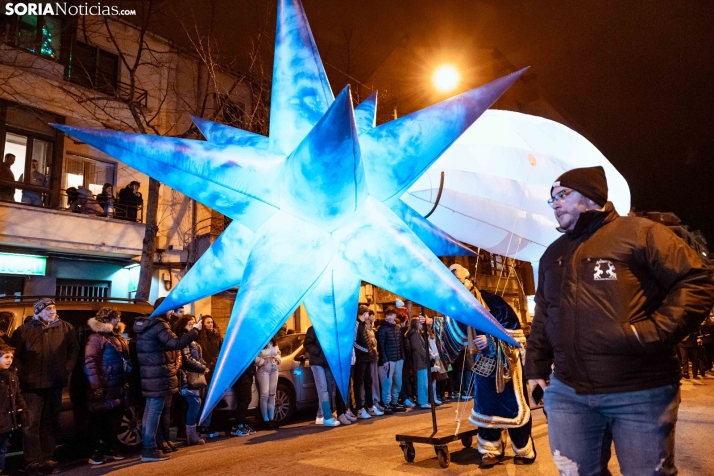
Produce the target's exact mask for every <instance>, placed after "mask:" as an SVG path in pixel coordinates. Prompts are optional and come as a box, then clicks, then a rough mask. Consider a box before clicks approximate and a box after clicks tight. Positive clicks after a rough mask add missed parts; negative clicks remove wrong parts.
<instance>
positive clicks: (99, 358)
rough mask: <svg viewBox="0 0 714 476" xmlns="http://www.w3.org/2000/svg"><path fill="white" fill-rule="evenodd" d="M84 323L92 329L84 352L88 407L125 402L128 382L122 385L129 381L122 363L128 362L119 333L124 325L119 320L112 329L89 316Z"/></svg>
mask: <svg viewBox="0 0 714 476" xmlns="http://www.w3.org/2000/svg"><path fill="white" fill-rule="evenodd" d="M87 325H88V326H89V328H90V329H91V330H92V334H90V335H89V337H88V338H87V345H86V347H85V351H84V373H85V374H87V381H88V382H89V394H88V399H87V401H88V402H89V410H90V411H100V410H108V409H110V408H115V407H118V406H123V405H127V404H128V403H129V401H128V398H129V396H130V392H129V389H128V385H126V386H125V384H128V379H127V375H126V371H127V370H128V368H125V363H126V364H129V343H128V342H127V340H126V339H124V337H122V335H121V334H122V332H123V330H124V324H123V323H121V322H120V323H119V326H118V328H117V330H116V331H115V330H114V329H113V328H112V325H111V323H103V322H100V321H98V320H96V319H95V318H91V319H89V320H88V321H87ZM129 365H130V364H129Z"/></svg>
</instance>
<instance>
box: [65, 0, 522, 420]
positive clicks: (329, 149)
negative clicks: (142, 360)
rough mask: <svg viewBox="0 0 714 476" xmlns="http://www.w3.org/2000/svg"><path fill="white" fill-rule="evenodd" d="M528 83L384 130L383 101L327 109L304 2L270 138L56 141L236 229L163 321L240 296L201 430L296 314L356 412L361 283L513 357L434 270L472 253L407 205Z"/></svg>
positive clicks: (284, 0) (291, 0)
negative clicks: (301, 311) (443, 158)
mask: <svg viewBox="0 0 714 476" xmlns="http://www.w3.org/2000/svg"><path fill="white" fill-rule="evenodd" d="M521 73H522V71H518V72H516V73H513V74H510V75H508V76H506V77H503V78H500V79H497V80H495V81H493V82H491V83H489V84H487V85H485V86H483V87H481V88H478V89H474V90H472V91H469V92H466V93H463V94H461V95H459V96H455V97H453V98H451V99H448V100H446V101H443V102H441V103H439V104H436V105H434V106H431V107H429V108H426V109H423V110H420V111H417V112H415V113H413V114H410V115H408V116H404V117H402V118H400V119H396V120H393V121H391V122H388V123H385V124H382V125H380V126H378V127H375V110H376V95H373V96H371V97H370V98H368V99H367V100H366V101H365V102H364V103H363V104H361V105H360V106H359V107H358V108H357V109H353V107H352V101H351V96H350V90H349V87H347V88H345V89H344V90H343V91H342V92H341V93H340V94H339V95H338V96H337V98H334V97H333V95H332V91H331V89H330V86H329V83H328V81H327V76H326V74H325V71H324V68H323V66H322V62H321V60H320V57H319V55H318V53H317V48H316V47H315V43H314V40H313V37H312V33H311V31H310V27H309V25H308V23H307V20H306V18H305V13H304V11H303V8H302V5H301V3H300V1H299V0H280V1H279V5H278V20H277V34H276V45H275V63H274V68H273V88H272V98H271V110H270V136H269V137H264V136H260V135H257V134H253V133H250V132H247V131H243V130H240V129H235V128H232V127H228V126H225V125H221V124H217V123H214V122H210V121H205V120H202V119H198V118H193V119H194V121H195V123H196V125H197V126H198V128H199V129H200V130H201V132H202V133H203V135H204V136H205V137H206V139H207V141H197V140H189V139H176V138H167V137H160V136H150V135H141V134H133V133H125V132H117V131H110V130H101V129H89V128H79V127H70V126H63V125H55V127H57V128H59V129H61V130H62V131H64V132H66V133H67V134H69V135H71V136H73V137H76V138H77V139H79V140H82V141H83V142H86V143H87V144H90V145H92V146H94V147H96V148H97V149H99V150H102V151H103V152H105V153H107V154H109V155H111V156H112V157H115V158H116V159H117V160H120V161H122V162H124V163H126V164H127V165H129V166H131V167H133V168H135V169H137V170H139V171H141V172H144V173H146V174H147V175H149V176H151V177H153V178H155V179H157V180H159V181H160V182H162V183H164V184H166V185H168V186H170V187H172V188H174V189H175V190H178V191H180V192H181V193H183V194H185V195H187V196H189V197H191V198H193V199H195V200H197V201H199V202H201V203H203V204H205V205H207V206H209V207H211V208H213V209H214V210H217V211H219V212H221V213H223V214H224V215H227V216H229V217H231V218H232V219H233V220H234V221H233V222H232V223H231V224H230V225H229V226H228V228H227V229H226V230H225V232H224V233H223V234H222V235H221V236H220V237H219V238H218V239H217V240H216V242H215V243H214V244H213V245H212V246H211V248H210V249H209V250H208V251H207V252H206V253H205V254H204V255H203V256H202V257H201V259H199V260H198V262H197V263H196V264H195V265H194V266H193V267H192V268H191V269H190V271H189V272H188V273H187V274H186V276H185V277H184V278H183V279H182V280H181V282H180V283H179V284H178V285H177V287H176V288H175V289H174V290H173V291H172V292H171V293H170V294H169V296H168V297H167V299H166V300H165V301H164V302H163V303H162V305H161V306H160V307H159V308H157V309H156V311H155V312H154V315H157V314H161V313H164V312H166V311H168V310H170V309H173V308H175V307H178V306H179V305H183V304H187V303H189V302H193V301H196V300H198V299H201V298H204V297H206V296H210V295H212V294H216V293H218V292H220V291H223V290H225V289H229V288H232V287H235V286H238V285H239V286H240V288H239V292H238V296H237V298H236V302H235V305H234V308H233V312H232V314H231V318H230V322H229V325H228V328H227V329H226V336H225V340H224V344H223V348H222V349H221V353H220V355H219V358H218V362H217V365H216V369H215V373H214V377H213V380H212V382H211V387H210V389H209V391H208V395H207V397H206V405H205V408H204V413H203V416H205V415H207V414H208V412H210V410H211V409H212V408H213V407H214V406H215V405H216V404H217V403H218V401H219V400H220V399H221V397H222V395H223V394H224V392H225V391H226V390H227V389H228V388H230V387H231V385H232V384H233V383H234V382H235V380H236V379H237V378H238V377H239V376H240V375H241V374H242V373H243V372H244V371H245V369H246V368H247V367H248V365H250V363H251V362H252V361H253V360H254V358H255V357H256V355H257V354H258V353H259V352H260V350H261V349H263V347H264V346H265V345H266V343H267V342H268V340H270V338H271V337H272V336H273V335H275V333H276V332H277V331H278V329H280V327H281V326H282V324H283V323H284V322H285V321H286V320H287V319H288V317H289V316H290V315H291V314H292V313H293V312H294V311H295V309H296V308H297V307H298V305H299V304H300V303H301V302H304V304H305V307H306V309H307V312H308V315H309V316H310V319H311V321H312V324H313V326H314V328H315V332H316V334H317V337H318V339H319V340H320V343H321V345H322V348H323V350H324V353H325V356H326V357H327V360H328V363H329V365H330V368H331V370H332V372H333V374H334V376H335V379H336V381H337V385H338V386H339V388H340V391H341V393H342V395H343V396H347V395H348V392H347V388H348V385H349V378H350V377H349V376H350V365H351V358H352V346H353V342H354V334H355V318H356V314H357V306H358V299H359V288H360V283H361V281H362V280H364V281H368V282H370V283H372V284H374V285H377V286H379V287H381V288H384V289H387V290H389V291H392V292H394V293H395V294H398V295H400V296H404V297H406V298H407V299H410V300H412V301H415V302H418V303H420V304H423V305H425V306H427V307H429V308H431V309H434V310H436V311H438V312H440V313H443V314H447V315H449V316H454V318H455V319H457V320H459V321H461V322H463V323H465V324H467V325H470V326H473V327H475V328H477V329H480V330H482V331H484V332H486V333H488V334H490V335H493V336H495V337H497V338H500V339H503V340H505V341H508V342H513V341H512V339H511V338H510V337H509V336H508V335H507V334H506V333H505V331H504V330H503V328H502V327H501V326H500V325H499V324H498V322H497V321H496V320H495V319H494V318H493V317H492V316H491V315H490V314H489V313H488V311H486V310H485V309H484V308H483V307H482V306H481V305H480V304H479V303H478V302H477V301H476V300H475V299H474V298H473V296H472V295H471V294H470V293H469V292H467V291H466V289H465V288H464V287H463V285H461V283H460V282H459V281H458V280H457V279H456V278H455V277H454V276H453V275H452V274H451V273H450V272H449V270H448V269H447V268H446V267H445V266H444V265H443V264H442V263H441V261H439V259H438V258H437V257H436V255H435V253H436V254H438V255H463V254H468V253H470V251H468V250H467V249H465V248H463V247H462V246H461V245H460V244H459V243H458V242H457V241H456V240H454V239H453V238H451V237H450V236H448V235H447V234H446V233H444V232H443V231H441V230H439V229H438V228H436V227H434V226H433V225H431V224H430V223H429V222H428V221H426V220H425V219H424V218H423V217H421V216H420V215H419V214H418V213H416V212H415V211H414V210H413V209H411V208H409V207H408V206H407V205H406V204H405V203H404V202H402V201H401V200H400V199H399V197H400V196H401V195H402V194H403V193H404V192H405V191H406V190H407V189H408V188H409V187H410V186H411V185H412V184H413V183H414V182H415V181H416V180H417V179H418V178H419V177H420V176H421V174H423V173H424V172H425V171H426V169H427V168H428V167H429V166H430V165H431V164H432V163H433V162H434V161H435V160H436V159H437V158H438V157H439V156H440V155H441V154H442V153H443V152H444V150H446V148H447V147H448V146H449V145H451V143H452V142H453V141H454V140H456V138H458V137H459V135H461V133H462V132H464V131H465V130H466V129H467V128H468V127H469V126H470V125H471V124H472V123H473V122H474V121H475V120H476V119H477V118H478V117H479V116H480V115H481V114H482V113H483V111H485V110H486V109H487V108H488V107H489V106H490V105H491V104H493V102H495V101H496V99H498V97H499V96H500V95H501V94H502V93H503V92H504V91H505V90H506V89H507V88H508V87H509V86H510V85H511V84H512V83H513V82H514V81H515V80H516V79H517V78H518V77H519V76H520V74H521ZM203 416H202V418H203Z"/></svg>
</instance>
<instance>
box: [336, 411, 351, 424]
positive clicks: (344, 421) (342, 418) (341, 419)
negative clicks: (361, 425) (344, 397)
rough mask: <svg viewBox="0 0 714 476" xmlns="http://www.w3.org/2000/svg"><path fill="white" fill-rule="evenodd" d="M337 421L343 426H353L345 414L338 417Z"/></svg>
mask: <svg viewBox="0 0 714 476" xmlns="http://www.w3.org/2000/svg"><path fill="white" fill-rule="evenodd" d="M337 421H339V422H340V423H341V424H343V425H351V424H352V420H350V419H349V418H348V417H347V415H345V414H344V413H343V414H342V415H340V416H338V417H337Z"/></svg>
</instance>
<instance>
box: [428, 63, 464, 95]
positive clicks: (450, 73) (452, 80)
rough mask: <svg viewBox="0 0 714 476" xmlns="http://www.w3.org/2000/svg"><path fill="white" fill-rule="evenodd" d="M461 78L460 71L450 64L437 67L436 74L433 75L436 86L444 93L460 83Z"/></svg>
mask: <svg viewBox="0 0 714 476" xmlns="http://www.w3.org/2000/svg"><path fill="white" fill-rule="evenodd" d="M459 79H460V77H459V72H458V71H456V68H454V67H453V66H451V65H448V64H445V65H442V66H439V67H438V68H436V71H434V76H432V81H434V86H436V89H437V90H439V91H440V92H443V93H445V92H448V91H451V90H452V89H454V88H455V87H456V85H457V84H459Z"/></svg>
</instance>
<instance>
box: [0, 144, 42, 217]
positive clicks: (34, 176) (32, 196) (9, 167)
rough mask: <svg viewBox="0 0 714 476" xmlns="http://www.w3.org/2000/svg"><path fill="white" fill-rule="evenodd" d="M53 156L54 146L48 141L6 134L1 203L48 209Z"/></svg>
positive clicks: (0, 190)
mask: <svg viewBox="0 0 714 476" xmlns="http://www.w3.org/2000/svg"><path fill="white" fill-rule="evenodd" d="M52 153H53V144H52V142H50V141H48V140H44V139H40V138H38V137H34V136H33V135H31V134H27V133H22V132H20V131H17V132H9V131H8V132H6V133H5V147H4V153H3V164H2V167H1V168H0V179H2V185H0V200H5V201H8V202H20V203H26V204H28V205H34V206H37V207H47V206H49V194H50V183H51V170H52ZM12 182H14V183H15V184H14V185H15V186H13V184H12ZM18 184H21V186H20V187H17V185H18ZM25 185H27V187H26V186H25Z"/></svg>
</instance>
